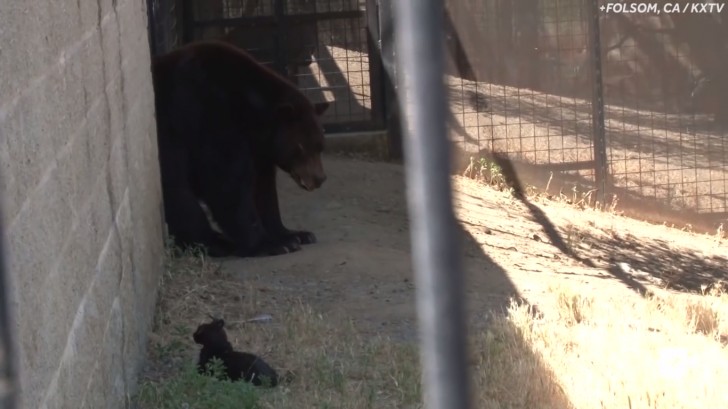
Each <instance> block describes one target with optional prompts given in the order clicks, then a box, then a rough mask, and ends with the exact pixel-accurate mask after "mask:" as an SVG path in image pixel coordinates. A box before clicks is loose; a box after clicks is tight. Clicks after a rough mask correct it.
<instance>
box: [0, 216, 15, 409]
mask: <svg viewBox="0 0 728 409" xmlns="http://www.w3.org/2000/svg"><path fill="white" fill-rule="evenodd" d="M1 219H2V218H1V217H0V220H1ZM3 234H4V233H3V229H2V225H0V409H15V408H16V407H18V406H17V404H18V403H17V390H18V389H17V385H18V384H17V382H18V381H17V379H18V374H17V371H16V368H15V356H16V355H15V344H14V343H13V338H12V335H11V334H12V333H13V331H12V330H11V329H10V328H11V325H12V323H11V322H10V302H9V289H8V281H7V270H6V269H5V254H4V252H3V251H4V242H3V240H4V238H3Z"/></svg>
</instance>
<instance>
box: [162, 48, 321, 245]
mask: <svg viewBox="0 0 728 409" xmlns="http://www.w3.org/2000/svg"><path fill="white" fill-rule="evenodd" d="M152 75H153V79H154V90H155V105H156V111H157V134H158V142H159V159H160V168H161V169H160V170H161V175H162V193H163V195H164V206H165V207H164V211H165V218H166V221H167V225H168V227H169V233H170V234H171V235H172V236H174V238H175V241H176V244H177V245H178V246H180V247H183V248H185V247H189V246H194V245H203V246H204V247H206V249H207V250H208V253H209V254H210V255H211V256H229V255H237V256H240V257H249V256H258V255H275V254H283V253H289V252H292V251H296V250H299V249H300V245H301V244H309V243H314V242H315V241H316V237H315V236H314V235H313V233H311V232H307V231H291V230H288V229H287V228H286V227H285V226H284V225H283V222H282V221H281V215H280V210H279V206H278V196H277V190H276V167H279V168H281V169H282V170H284V171H285V172H287V173H288V174H290V175H291V177H292V178H293V180H294V181H295V182H296V183H297V184H298V185H299V186H300V187H302V188H303V189H305V190H308V191H311V190H314V189H316V188H318V187H320V186H321V184H322V183H323V182H324V180H326V175H325V173H324V170H323V165H322V163H321V152H322V151H323V147H324V136H323V128H322V126H321V124H320V121H319V117H320V116H321V115H322V114H323V113H324V112H325V111H326V109H327V108H328V103H320V104H312V103H311V102H310V101H309V100H308V99H307V98H306V97H305V96H304V95H303V94H302V93H301V91H299V90H298V89H297V88H296V87H295V86H294V85H293V84H291V83H290V82H289V81H287V80H286V79H285V78H283V77H282V76H280V75H278V74H276V73H275V72H273V71H272V70H270V69H268V68H266V67H264V66H262V65H261V64H259V63H257V62H256V61H255V60H254V59H253V58H252V57H250V56H249V55H248V54H247V53H246V52H245V51H243V50H241V49H239V48H237V47H235V46H233V45H230V44H226V43H224V42H218V41H211V42H199V43H192V44H189V45H187V46H184V47H182V48H180V49H177V50H175V51H173V52H171V53H169V54H166V55H163V56H160V57H157V58H155V60H154V61H153V64H152ZM200 201H202V202H204V203H205V204H206V205H207V207H208V209H209V210H210V213H211V214H212V218H213V219H214V221H215V222H216V223H217V225H218V226H219V227H220V230H222V233H218V232H216V231H214V230H213V229H212V227H211V225H210V223H209V222H208V219H207V216H206V214H205V212H204V211H203V209H202V208H201V206H200Z"/></svg>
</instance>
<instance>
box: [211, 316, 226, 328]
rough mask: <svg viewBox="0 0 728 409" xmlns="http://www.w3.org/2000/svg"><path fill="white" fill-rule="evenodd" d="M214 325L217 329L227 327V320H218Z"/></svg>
mask: <svg viewBox="0 0 728 409" xmlns="http://www.w3.org/2000/svg"><path fill="white" fill-rule="evenodd" d="M213 325H214V326H215V328H222V327H224V326H225V320H223V319H222V318H219V319H216V320H215V322H214V323H213Z"/></svg>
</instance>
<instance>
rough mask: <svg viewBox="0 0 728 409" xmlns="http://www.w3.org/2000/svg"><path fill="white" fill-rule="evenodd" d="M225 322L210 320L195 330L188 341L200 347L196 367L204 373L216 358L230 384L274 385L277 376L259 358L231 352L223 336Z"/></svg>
mask: <svg viewBox="0 0 728 409" xmlns="http://www.w3.org/2000/svg"><path fill="white" fill-rule="evenodd" d="M224 327H225V321H223V320H222V319H213V320H212V322H209V323H207V324H202V325H200V326H199V327H197V330H196V331H195V333H194V335H192V339H194V341H195V342H196V343H198V344H200V345H202V349H201V350H200V359H199V361H198V362H197V368H198V370H199V371H200V373H205V371H206V370H207V369H208V368H207V364H208V363H209V362H210V361H211V360H212V359H213V358H217V359H219V360H220V361H222V363H223V366H224V367H225V374H226V375H227V377H228V379H230V380H231V381H237V380H240V379H242V380H244V381H246V382H251V383H252V384H253V385H255V386H261V385H266V386H271V387H274V386H277V385H278V383H279V381H280V378H279V376H278V373H277V372H276V371H275V370H274V369H273V368H271V367H270V365H268V364H267V363H266V362H265V361H263V359H261V358H260V357H258V356H256V355H253V354H250V353H247V352H237V351H234V350H233V346H232V345H231V344H230V342H228V339H227V334H226V333H225V329H224Z"/></svg>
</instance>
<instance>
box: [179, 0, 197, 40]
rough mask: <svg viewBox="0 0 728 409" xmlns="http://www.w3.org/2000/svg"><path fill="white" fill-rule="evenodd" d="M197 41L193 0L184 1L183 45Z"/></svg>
mask: <svg viewBox="0 0 728 409" xmlns="http://www.w3.org/2000/svg"><path fill="white" fill-rule="evenodd" d="M193 41H195V13H194V11H193V9H192V0H182V44H188V43H191V42H193Z"/></svg>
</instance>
